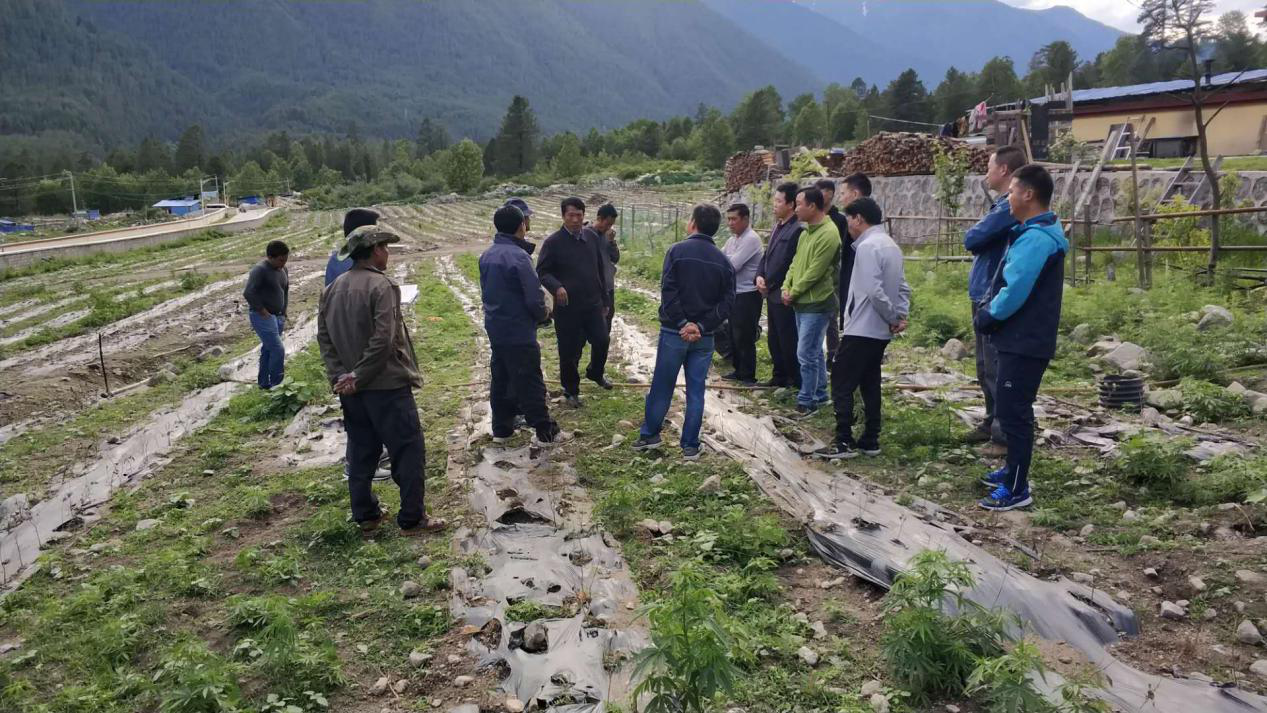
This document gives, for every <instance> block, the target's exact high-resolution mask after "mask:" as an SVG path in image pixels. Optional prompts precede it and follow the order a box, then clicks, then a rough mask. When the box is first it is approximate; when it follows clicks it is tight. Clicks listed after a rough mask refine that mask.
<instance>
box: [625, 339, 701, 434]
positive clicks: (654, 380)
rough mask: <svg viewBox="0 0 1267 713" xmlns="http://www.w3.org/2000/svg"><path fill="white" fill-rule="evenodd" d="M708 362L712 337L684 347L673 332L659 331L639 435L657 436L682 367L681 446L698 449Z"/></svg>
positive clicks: (684, 342) (684, 344)
mask: <svg viewBox="0 0 1267 713" xmlns="http://www.w3.org/2000/svg"><path fill="white" fill-rule="evenodd" d="M712 362H713V338H712V336H707V337H701V338H700V340H699V341H698V342H693V343H690V344H688V343H687V342H686V341H684V340H683V339H682V338H681V337H679V336H678V333H677V331H676V330H672V329H661V330H660V344H659V346H658V347H657V348H656V355H655V374H654V375H653V376H652V377H651V390H650V391H648V392H647V405H646V412H645V414H644V415H643V419H642V429H641V431H640V432H639V435H640V436H642V437H643V438H651V437H653V436H658V435H660V429H661V428H663V427H664V416H665V414H667V413H668V412H669V404H670V403H672V402H673V390H674V389H675V388H677V375H678V372H680V371H682V367H683V366H685V367H686V416H685V417H684V418H683V419H682V447H683V448H699V429H700V425H701V424H702V423H703V422H704V382H705V381H707V379H708V367H709V365H710V364H712Z"/></svg>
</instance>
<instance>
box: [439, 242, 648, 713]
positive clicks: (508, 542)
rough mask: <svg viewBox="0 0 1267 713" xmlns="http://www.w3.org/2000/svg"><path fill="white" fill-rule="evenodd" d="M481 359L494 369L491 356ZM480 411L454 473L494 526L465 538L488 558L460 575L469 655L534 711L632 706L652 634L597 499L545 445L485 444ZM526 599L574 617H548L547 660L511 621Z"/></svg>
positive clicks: (473, 551)
mask: <svg viewBox="0 0 1267 713" xmlns="http://www.w3.org/2000/svg"><path fill="white" fill-rule="evenodd" d="M440 266H441V271H440V278H441V280H442V281H444V282H445V284H446V285H447V286H448V287H449V289H450V290H451V291H452V292H453V293H454V295H455V296H456V297H457V298H458V300H459V301H460V302H461V303H462V305H463V308H464V310H465V311H466V312H467V315H468V316H469V317H471V319H472V321H473V322H474V323H475V324H477V325H479V324H480V313H479V306H478V302H477V297H476V295H475V294H474V287H473V286H472V285H471V284H470V282H469V281H468V280H467V279H466V278H465V277H464V276H463V275H462V274H461V273H460V272H459V271H458V270H457V268H456V266H455V265H454V264H453V262H452V260H451V259H450V258H447V257H446V258H442V259H441V260H440ZM480 344H481V347H484V346H485V344H484V342H483V341H482V340H481V342H480ZM480 358H481V362H484V361H486V358H487V355H486V353H484V349H481V355H480ZM472 410H473V411H474V412H475V413H474V414H468V417H467V418H466V419H464V421H465V423H467V424H472V425H473V427H474V428H473V432H470V433H464V432H463V431H464V429H463V428H462V427H459V429H458V430H457V431H455V433H454V434H453V435H452V436H451V438H453V439H455V442H451V444H450V453H451V454H454V455H457V454H462V455H473V456H474V457H475V463H474V464H473V465H470V466H469V467H462V466H458V467H451V468H450V478H451V479H454V480H455V481H456V480H458V479H461V478H463V477H465V480H463V481H462V482H463V484H464V485H466V486H468V488H469V493H468V499H469V501H470V503H471V507H472V509H473V510H474V511H475V512H476V513H477V514H478V515H481V516H482V517H483V519H484V525H483V526H482V527H479V528H477V529H471V528H462V529H461V530H459V531H458V532H457V534H456V537H455V548H456V549H457V552H458V554H459V555H460V556H462V557H467V556H478V559H479V560H481V561H482V562H483V564H484V569H483V571H478V572H475V571H467V570H466V569H464V568H461V567H454V568H453V569H452V570H450V584H451V588H452V591H453V596H452V597H451V598H450V603H449V609H450V612H451V613H452V614H453V616H454V617H455V618H457V619H460V620H462V621H463V622H464V624H465V625H466V627H467V628H466V631H468V632H471V634H470V638H469V639H468V640H467V642H466V647H467V650H468V651H469V652H470V653H471V654H472V656H474V657H475V658H476V660H477V661H478V664H477V666H478V667H479V668H480V669H486V668H487V669H492V670H494V671H497V672H499V673H500V674H501V676H502V678H501V687H502V689H503V690H504V691H505V692H506V693H507V694H508V695H510V696H513V697H515V698H517V699H519V700H520V701H521V702H523V703H524V704H525V705H526V706H527V708H528V710H540V711H557V712H559V713H602V712H603V711H605V710H607V704H606V702H607V701H616V702H620V703H622V704H623V703H626V702H627V701H628V699H629V695H630V691H631V688H632V686H631V681H630V673H631V671H632V668H633V667H632V665H631V661H632V658H633V655H634V654H635V653H636V652H637V651H639V650H640V649H642V648H644V647H645V646H646V645H647V643H648V637H647V634H646V632H645V631H644V630H643V629H642V628H640V627H639V626H638V622H637V621H635V618H636V609H637V604H638V589H637V587H636V586H635V585H634V583H633V580H632V578H631V577H630V574H629V568H628V565H627V564H626V562H625V560H624V557H623V556H622V555H621V554H620V551H619V549H618V547H617V545H616V543H615V541H614V540H611V539H610V538H609V537H608V536H607V534H606V533H604V532H602V531H601V530H600V529H599V528H597V527H596V526H595V525H594V522H593V517H592V515H591V510H592V506H593V505H592V502H591V501H590V500H589V496H588V494H587V493H586V491H585V489H584V488H582V487H580V486H579V485H578V484H577V481H576V475H575V473H574V472H573V471H571V470H570V468H569V467H568V466H566V465H565V464H556V463H552V462H551V460H550V451H549V450H541V449H538V448H535V447H528V446H525V447H519V448H503V447H501V446H497V445H493V446H489V447H486V448H478V447H476V446H474V445H473V442H474V441H475V440H477V439H479V438H481V437H482V436H485V435H488V433H489V425H488V417H487V404H486V403H478V404H476V405H475V406H474V407H473V409H472ZM452 465H453V464H452V463H451V466H452ZM523 601H529V602H535V603H537V604H541V605H544V606H549V607H560V608H562V609H563V610H564V611H566V612H569V613H570V614H571V615H570V616H567V617H564V618H554V619H546V620H542V622H541V623H542V624H544V626H545V627H546V629H547V630H548V635H547V641H548V645H547V647H546V649H545V650H544V651H542V652H537V653H533V652H529V651H526V650H524V648H523V647H522V645H521V644H522V640H523V629H524V628H525V627H526V626H527V625H528V624H529V623H531V622H512V621H510V620H508V619H507V617H506V611H507V609H508V607H510V606H511V605H512V604H516V603H519V602H523Z"/></svg>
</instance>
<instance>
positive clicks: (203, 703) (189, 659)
mask: <svg viewBox="0 0 1267 713" xmlns="http://www.w3.org/2000/svg"><path fill="white" fill-rule="evenodd" d="M237 681H238V671H237V667H235V666H234V665H233V664H232V663H231V662H229V661H226V660H224V659H222V658H220V657H219V656H217V655H216V654H214V653H212V652H211V651H210V650H209V649H207V646H206V644H204V643H203V642H201V641H194V640H188V639H184V640H180V641H177V642H176V643H175V644H173V645H172V646H170V647H168V648H167V650H165V651H164V652H163V655H162V659H161V662H160V663H159V666H158V672H157V673H155V674H154V683H156V684H159V688H158V690H159V691H160V702H159V710H160V711H162V713H237V711H239V710H240V708H241V705H242V692H241V690H240V689H239V688H238V684H237Z"/></svg>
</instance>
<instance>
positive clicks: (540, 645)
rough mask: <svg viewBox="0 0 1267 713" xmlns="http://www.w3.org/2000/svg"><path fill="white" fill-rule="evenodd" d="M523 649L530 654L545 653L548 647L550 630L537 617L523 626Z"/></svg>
mask: <svg viewBox="0 0 1267 713" xmlns="http://www.w3.org/2000/svg"><path fill="white" fill-rule="evenodd" d="M521 648H523V650H524V651H527V652H528V653H530V654H540V653H545V651H546V649H548V648H550V630H549V629H548V628H546V625H545V622H544V621H543V620H540V619H538V620H537V621H534V622H532V623H531V624H529V625H528V626H525V627H524V642H523V646H522V647H521Z"/></svg>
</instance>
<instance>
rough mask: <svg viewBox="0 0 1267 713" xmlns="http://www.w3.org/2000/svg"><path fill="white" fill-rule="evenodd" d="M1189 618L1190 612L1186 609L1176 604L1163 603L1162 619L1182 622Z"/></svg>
mask: <svg viewBox="0 0 1267 713" xmlns="http://www.w3.org/2000/svg"><path fill="white" fill-rule="evenodd" d="M1187 616H1188V612H1186V611H1184V608H1183V607H1181V606H1179V605H1178V604H1175V603H1174V602H1162V603H1161V618H1163V619H1174V620H1182V619H1184V618H1186V617H1187Z"/></svg>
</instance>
